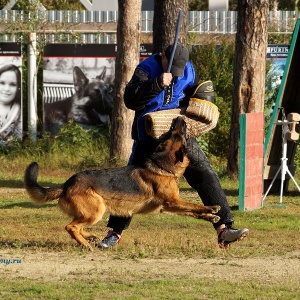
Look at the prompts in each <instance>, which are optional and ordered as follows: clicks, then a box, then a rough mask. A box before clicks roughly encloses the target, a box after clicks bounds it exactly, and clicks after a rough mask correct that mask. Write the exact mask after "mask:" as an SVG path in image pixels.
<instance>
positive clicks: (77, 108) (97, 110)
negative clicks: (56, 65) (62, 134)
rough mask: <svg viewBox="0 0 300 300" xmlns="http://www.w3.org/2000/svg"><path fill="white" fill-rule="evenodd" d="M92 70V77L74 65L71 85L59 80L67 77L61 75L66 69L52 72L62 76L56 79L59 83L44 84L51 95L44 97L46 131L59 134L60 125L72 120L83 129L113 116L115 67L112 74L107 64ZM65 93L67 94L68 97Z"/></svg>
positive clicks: (54, 74) (101, 122) (56, 75)
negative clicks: (61, 82)
mask: <svg viewBox="0 0 300 300" xmlns="http://www.w3.org/2000/svg"><path fill="white" fill-rule="evenodd" d="M110 69H112V67H111V68H110ZM92 71H93V72H91V73H92V74H93V75H92V76H91V78H89V76H88V75H87V72H86V70H83V69H82V68H80V67H79V66H76V65H75V66H74V67H73V68H72V83H70V84H68V85H66V84H59V81H63V80H64V76H65V75H64V74H63V75H60V74H62V72H58V71H55V72H54V71H53V72H52V73H53V75H52V77H58V78H54V79H55V80H57V81H58V83H55V84H45V83H44V91H45V90H46V91H47V97H46V96H44V99H45V100H44V129H45V130H46V131H48V132H50V133H52V134H57V133H58V132H59V130H60V128H61V127H63V126H64V125H66V124H67V123H68V122H69V121H70V120H73V121H74V122H76V123H78V124H80V125H81V126H82V127H83V128H89V127H90V126H97V125H99V124H103V123H106V122H107V121H108V118H111V115H112V109H113V97H114V95H113V93H114V74H111V73H112V71H111V70H110V74H107V73H108V67H107V66H103V67H101V68H99V70H98V69H96V68H95V69H94V70H92ZM96 72H98V73H96ZM49 73H50V72H48V73H46V74H49ZM59 76H61V79H60V78H59ZM48 77H50V76H48ZM65 77H66V76H65ZM69 77H70V75H68V78H69ZM64 95H67V96H65V97H64Z"/></svg>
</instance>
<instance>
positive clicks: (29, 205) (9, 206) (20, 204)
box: [0, 202, 57, 209]
mask: <svg viewBox="0 0 300 300" xmlns="http://www.w3.org/2000/svg"><path fill="white" fill-rule="evenodd" d="M53 206H57V202H52V203H47V204H36V203H33V202H15V203H10V204H7V205H3V206H0V209H13V208H16V207H21V208H34V209H37V208H42V209H44V208H45V207H53Z"/></svg>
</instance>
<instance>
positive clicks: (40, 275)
mask: <svg viewBox="0 0 300 300" xmlns="http://www.w3.org/2000/svg"><path fill="white" fill-rule="evenodd" d="M8 260H10V263H8ZM0 261H1V264H0V273H1V274H2V275H1V276H0V277H2V276H4V277H3V278H11V279H14V278H20V277H21V278H22V277H23V278H29V279H33V280H46V281H52V280H53V281H57V280H59V281H60V280H73V279H74V280H76V279H78V278H81V279H92V278H98V279H99V278H102V279H107V278H110V279H121V280H129V281H137V280H146V279H148V280H149V279H150V280H151V279H153V280H160V279H168V280H174V279H180V278H190V279H201V278H214V279H216V280H222V279H226V280H229V281H232V282H237V281H241V280H247V279H249V280H253V279H257V280H263V281H267V282H270V283H276V282H278V283H279V282H281V281H283V280H289V279H291V280H292V279H294V278H300V268H299V261H300V251H299V252H293V253H289V254H287V255H285V256H283V257H267V258H233V257H232V258H212V259H203V258H170V259H155V258H150V259H147V258H142V259H124V258H119V257H116V256H112V255H111V252H110V251H100V250H98V251H95V252H93V253H86V254H78V253H75V254H73V253H67V252H45V253H43V252H37V253H32V252H23V253H18V252H15V251H13V252H12V251H7V250H0ZM5 261H7V262H5Z"/></svg>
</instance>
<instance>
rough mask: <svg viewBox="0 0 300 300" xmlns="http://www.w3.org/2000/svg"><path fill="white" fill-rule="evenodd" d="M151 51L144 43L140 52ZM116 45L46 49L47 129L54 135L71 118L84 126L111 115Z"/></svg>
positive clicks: (44, 77)
mask: <svg viewBox="0 0 300 300" xmlns="http://www.w3.org/2000/svg"><path fill="white" fill-rule="evenodd" d="M151 52H152V51H151V50H150V51H149V50H148V47H146V46H141V55H143V56H149V55H151V54H152V53H151ZM116 53H117V46H116V45H115V44H81V45H78V44H48V45H46V46H45V49H44V69H43V81H44V82H43V84H44V87H43V88H44V92H43V95H44V129H45V131H48V132H50V133H51V134H52V135H56V134H58V133H59V131H60V129H61V128H62V127H63V126H64V125H66V124H67V123H68V122H69V121H70V120H73V121H75V122H76V123H78V124H80V125H81V126H82V127H83V128H90V127H91V126H98V125H100V124H103V123H106V122H107V120H108V118H109V117H110V116H111V114H112V108H113V94H114V93H113V92H114V78H115V58H116Z"/></svg>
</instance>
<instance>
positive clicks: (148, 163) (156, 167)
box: [145, 158, 178, 179]
mask: <svg viewBox="0 0 300 300" xmlns="http://www.w3.org/2000/svg"><path fill="white" fill-rule="evenodd" d="M145 164H146V166H147V168H148V169H149V170H150V171H152V172H153V173H155V174H160V175H165V176H172V177H175V178H176V179H177V178H178V176H177V175H175V174H174V173H173V172H172V171H170V170H166V169H164V168H162V167H161V166H159V165H158V164H157V163H156V161H154V160H152V159H151V158H148V159H147V160H146V163H145Z"/></svg>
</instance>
